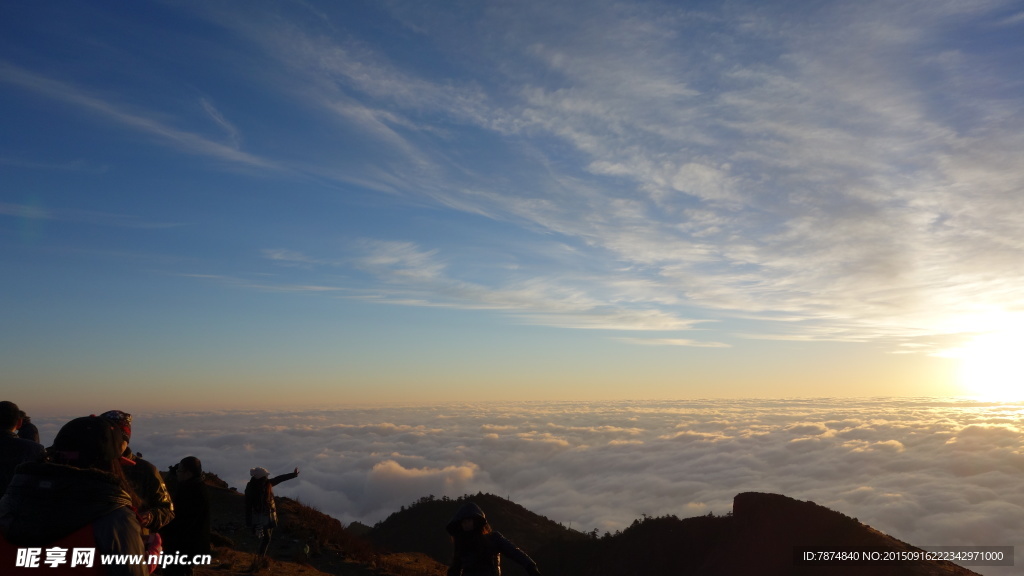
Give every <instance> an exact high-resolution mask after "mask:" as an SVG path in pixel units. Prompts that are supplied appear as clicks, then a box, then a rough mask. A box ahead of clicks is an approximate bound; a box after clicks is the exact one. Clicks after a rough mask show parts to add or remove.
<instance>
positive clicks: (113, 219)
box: [0, 202, 186, 229]
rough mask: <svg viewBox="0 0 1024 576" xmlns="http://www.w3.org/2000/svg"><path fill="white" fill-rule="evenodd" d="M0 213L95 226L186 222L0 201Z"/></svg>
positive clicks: (155, 225) (161, 225) (168, 225)
mask: <svg viewBox="0 0 1024 576" xmlns="http://www.w3.org/2000/svg"><path fill="white" fill-rule="evenodd" d="M0 215H5V216H15V217H18V218H25V219H28V220H57V221H63V222H80V223H84V224H93V225H97V226H116V227H120V228H143V229H146V228H148V229H158V228H176V227H179V226H185V225H186V224H182V223H174V222H150V221H145V220H142V219H140V218H139V217H137V216H132V215H128V214H109V213H104V212H93V211H89V210H68V209H52V208H48V207H46V206H43V205H38V204H8V203H4V202H0Z"/></svg>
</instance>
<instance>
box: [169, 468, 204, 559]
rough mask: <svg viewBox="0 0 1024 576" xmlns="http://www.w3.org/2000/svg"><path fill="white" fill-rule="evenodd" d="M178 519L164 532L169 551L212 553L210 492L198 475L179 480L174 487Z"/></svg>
mask: <svg viewBox="0 0 1024 576" xmlns="http://www.w3.org/2000/svg"><path fill="white" fill-rule="evenodd" d="M174 503H175V508H174V520H171V523H170V524H168V525H167V526H164V527H163V529H162V530H161V531H160V535H161V536H162V537H163V539H164V550H165V551H166V552H178V553H180V554H183V555H188V556H194V555H196V554H209V553H210V493H209V491H208V490H207V488H206V484H205V483H203V480H202V479H201V478H198V477H194V478H189V479H188V480H185V481H184V482H179V483H178V485H177V487H176V488H175V490H174Z"/></svg>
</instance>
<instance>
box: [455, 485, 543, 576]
mask: <svg viewBox="0 0 1024 576" xmlns="http://www.w3.org/2000/svg"><path fill="white" fill-rule="evenodd" d="M468 518H471V519H473V521H474V526H473V530H470V531H466V530H464V529H463V528H462V521H463V520H464V519H468ZM445 529H446V530H447V531H448V533H449V534H451V536H452V543H453V544H454V546H455V549H454V551H453V553H452V562H451V565H450V566H449V567H448V576H501V555H502V554H504V555H506V556H508V557H509V558H511V559H512V560H514V561H515V562H516V563H517V564H519V565H520V566H522V567H523V568H525V569H526V571H527V572H528V573H529V574H530V575H531V576H540V571H539V570H538V569H537V563H536V562H534V561H533V559H532V558H530V557H529V556H527V555H526V553H525V552H523V551H522V550H520V549H519V548H518V547H517V546H516V545H515V544H513V543H512V542H511V541H510V540H509V539H508V538H505V537H504V536H502V534H501V532H492V531H490V525H489V524H488V523H487V516H485V515H484V511H483V510H481V509H480V507H479V506H477V505H476V504H474V503H473V502H466V503H465V504H463V505H462V507H461V508H460V509H459V510H458V512H456V513H455V516H453V517H452V519H451V521H450V522H448V524H447V525H446V526H445Z"/></svg>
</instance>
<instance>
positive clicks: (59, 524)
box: [0, 462, 149, 576]
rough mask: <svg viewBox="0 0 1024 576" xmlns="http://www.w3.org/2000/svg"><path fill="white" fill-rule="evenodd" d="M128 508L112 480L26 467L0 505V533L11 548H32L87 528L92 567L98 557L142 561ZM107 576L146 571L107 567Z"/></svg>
mask: <svg viewBox="0 0 1024 576" xmlns="http://www.w3.org/2000/svg"><path fill="white" fill-rule="evenodd" d="M131 506H132V501H131V498H130V497H129V496H128V494H127V493H125V491H124V490H123V489H122V488H121V484H120V483H119V481H118V479H117V478H116V477H115V476H114V475H112V474H108V473H106V472H102V471H99V470H92V469H83V468H75V467H73V466H65V465H61V464H54V463H50V462H30V463H27V464H23V465H22V466H20V467H19V468H18V473H17V474H16V475H15V476H14V479H12V480H11V484H10V485H9V486H8V488H7V492H6V493H5V494H4V497H3V498H2V499H0V533H2V535H3V537H4V538H5V539H6V540H7V541H8V542H9V543H10V544H13V545H14V546H18V547H24V548H28V547H37V548H38V547H47V546H49V545H51V544H53V543H55V542H57V541H59V540H61V539H63V538H67V537H68V536H70V535H72V534H74V533H76V532H79V531H80V530H82V529H83V528H85V527H86V526H89V525H91V526H92V534H93V536H94V537H95V542H96V558H95V562H97V563H99V562H100V556H101V555H104V554H133V555H143V554H145V547H144V546H143V542H142V533H141V528H140V527H139V523H138V520H136V518H135V511H134V510H132V507H131ZM5 562H6V560H5ZM71 570H74V569H71ZM107 574H108V575H110V576H147V575H148V574H149V570H148V568H147V567H146V566H144V565H132V564H126V565H111V566H109V567H107Z"/></svg>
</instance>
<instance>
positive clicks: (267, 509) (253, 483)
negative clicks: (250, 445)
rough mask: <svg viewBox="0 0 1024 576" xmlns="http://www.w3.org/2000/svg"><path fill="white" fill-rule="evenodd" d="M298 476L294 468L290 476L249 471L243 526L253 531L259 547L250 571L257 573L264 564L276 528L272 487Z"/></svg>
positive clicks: (296, 469) (258, 470)
mask: <svg viewBox="0 0 1024 576" xmlns="http://www.w3.org/2000/svg"><path fill="white" fill-rule="evenodd" d="M298 475H299V469H298V468H295V471H294V472H291V473H290V474H281V475H280V476H275V477H273V478H271V477H270V471H269V470H267V469H266V468H259V467H257V468H252V469H250V470H249V476H251V478H250V479H249V483H248V484H246V485H245V525H246V526H248V527H250V528H252V529H253V533H254V534H255V535H256V538H258V539H259V546H258V547H257V549H256V554H255V556H253V559H252V571H253V572H258V571H259V569H260V568H262V567H264V565H265V564H266V556H267V549H268V548H269V547H270V537H271V535H272V534H273V532H274V528H276V527H277V506H276V505H275V504H274V486H277V485H278V484H280V483H281V482H284V481H285V480H291V479H292V478H295V477H297V476H298Z"/></svg>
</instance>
